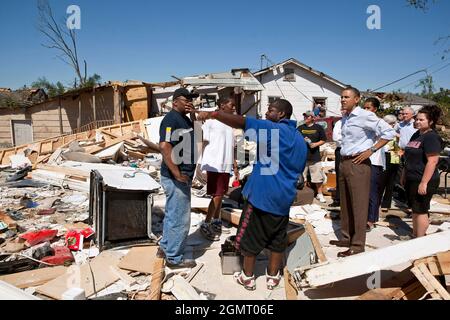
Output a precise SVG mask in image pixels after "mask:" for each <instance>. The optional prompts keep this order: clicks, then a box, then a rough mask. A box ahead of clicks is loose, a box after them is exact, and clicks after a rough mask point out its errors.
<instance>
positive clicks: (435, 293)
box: [411, 263, 450, 300]
mask: <svg viewBox="0 0 450 320" xmlns="http://www.w3.org/2000/svg"><path fill="white" fill-rule="evenodd" d="M411 272H412V273H414V275H415V276H416V278H417V280H419V281H420V283H421V284H422V285H423V286H424V288H425V289H427V292H428V293H430V294H431V296H432V297H433V298H434V299H443V300H450V293H448V291H447V290H446V289H445V288H444V287H443V286H442V285H441V284H440V283H439V281H437V280H436V278H435V277H434V276H433V275H432V274H431V272H430V270H428V268H427V266H426V265H425V263H421V264H419V265H418V266H416V267H414V268H412V269H411Z"/></svg>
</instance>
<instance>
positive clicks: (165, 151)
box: [159, 142, 189, 183]
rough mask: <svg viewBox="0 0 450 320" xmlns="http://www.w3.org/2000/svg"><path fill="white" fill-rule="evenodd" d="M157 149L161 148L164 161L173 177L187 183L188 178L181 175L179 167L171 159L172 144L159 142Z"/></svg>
mask: <svg viewBox="0 0 450 320" xmlns="http://www.w3.org/2000/svg"><path fill="white" fill-rule="evenodd" d="M159 149H160V150H161V154H162V156H163V160H164V163H165V164H166V165H167V167H168V168H169V170H170V172H171V173H172V175H173V176H174V178H175V179H176V180H178V181H180V182H184V183H187V182H188V181H189V178H188V177H187V176H185V175H182V174H181V172H180V168H178V166H177V165H175V164H174V163H173V161H172V145H171V144H170V143H168V142H160V144H159Z"/></svg>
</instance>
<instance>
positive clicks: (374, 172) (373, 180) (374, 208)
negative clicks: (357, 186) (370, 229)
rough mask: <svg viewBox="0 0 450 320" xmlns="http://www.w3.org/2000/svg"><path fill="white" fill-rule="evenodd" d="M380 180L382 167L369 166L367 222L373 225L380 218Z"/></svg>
mask: <svg viewBox="0 0 450 320" xmlns="http://www.w3.org/2000/svg"><path fill="white" fill-rule="evenodd" d="M382 179H383V167H382V166H371V170H370V196H369V216H368V221H370V222H373V223H375V222H377V221H378V219H379V217H380V200H381V185H382Z"/></svg>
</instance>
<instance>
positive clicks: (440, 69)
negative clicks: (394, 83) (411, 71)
mask: <svg viewBox="0 0 450 320" xmlns="http://www.w3.org/2000/svg"><path fill="white" fill-rule="evenodd" d="M448 66H450V63H447V64H446V65H445V66H443V67H441V68H439V69H437V70H435V71H433V72H431V73H430V74H429V75H432V74H435V73H438V72H439V71H442V70H444V69H445V68H447V67H448ZM421 80H422V79H418V80H416V81H413V82H411V83H409V84H407V85H405V86H403V87H400V88H398V90H401V89H404V88H407V87H409V86H411V85H413V84H416V83H417V82H419V81H421Z"/></svg>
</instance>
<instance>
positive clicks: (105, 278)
mask: <svg viewBox="0 0 450 320" xmlns="http://www.w3.org/2000/svg"><path fill="white" fill-rule="evenodd" d="M119 260H120V258H119V257H118V256H117V255H115V254H114V253H113V252H107V251H104V252H102V253H101V254H100V255H98V256H97V257H95V258H94V259H93V260H91V261H90V262H88V263H85V264H83V265H82V266H71V267H70V268H69V270H67V273H66V274H64V275H62V276H59V277H58V278H56V279H54V280H52V281H49V282H47V283H46V284H44V285H43V286H40V287H38V288H37V289H36V291H37V292H38V293H40V294H43V295H45V296H48V297H50V298H53V299H57V300H61V299H62V296H63V294H64V292H66V291H67V290H69V289H70V288H81V289H83V290H84V292H85V293H86V297H90V296H92V295H94V294H96V293H97V292H99V291H101V290H103V289H104V288H106V287H108V286H110V285H111V284H113V283H114V282H116V281H117V280H119V279H121V274H120V272H118V271H117V265H118V264H119Z"/></svg>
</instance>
